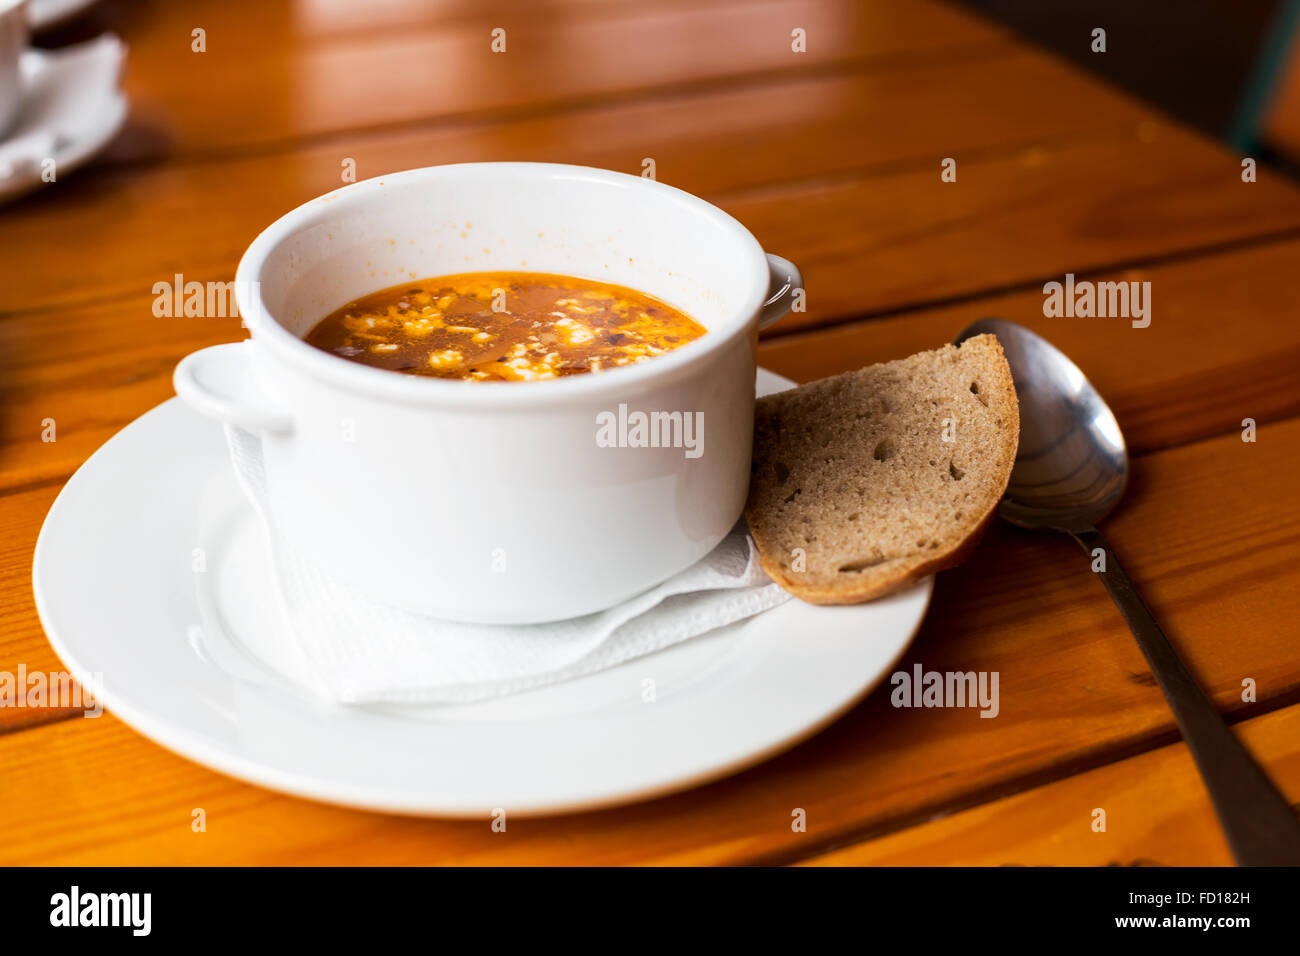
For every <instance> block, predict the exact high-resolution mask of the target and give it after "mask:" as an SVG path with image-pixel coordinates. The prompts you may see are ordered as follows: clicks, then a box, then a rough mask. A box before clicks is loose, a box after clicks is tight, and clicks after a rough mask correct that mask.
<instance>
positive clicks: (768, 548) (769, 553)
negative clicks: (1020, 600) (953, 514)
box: [745, 335, 1020, 605]
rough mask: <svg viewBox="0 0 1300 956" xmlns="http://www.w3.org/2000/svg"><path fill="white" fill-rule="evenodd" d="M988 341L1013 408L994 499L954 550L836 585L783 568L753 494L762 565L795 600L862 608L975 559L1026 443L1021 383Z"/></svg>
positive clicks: (999, 388) (1001, 391)
mask: <svg viewBox="0 0 1300 956" xmlns="http://www.w3.org/2000/svg"><path fill="white" fill-rule="evenodd" d="M988 337H989V338H991V339H993V344H994V345H995V346H996V348H997V355H998V358H999V359H1000V361H999V362H998V363H997V368H996V369H995V370H994V381H993V383H992V384H993V390H994V392H995V394H996V395H997V399H998V400H999V401H1000V403H1001V404H1002V406H1003V407H1005V408H1006V409H1007V412H1008V416H1007V418H1008V420H1007V421H1006V424H1005V425H1004V426H1003V432H1004V434H1005V436H1006V441H1005V443H1004V455H1003V460H1002V461H1001V462H1000V464H1001V467H1002V470H1001V474H1000V475H999V481H998V482H997V484H996V487H997V494H996V495H995V496H991V500H990V501H989V502H988V503H987V504H986V506H985V507H984V509H983V510H982V512H980V513H979V517H978V518H974V517H972V518H971V519H970V521H969V523H968V526H967V527H965V528H963V529H962V531H961V532H960V534H958V535H957V536H956V537H954V538H951V539H949V540H950V544H949V546H948V547H947V548H946V549H944V550H943V551H941V552H938V553H933V554H931V553H926V554H923V555H922V554H916V555H909V556H904V557H902V558H897V559H894V560H893V561H889V562H886V563H885V564H883V565H881V566H880V567H879V568H878V569H877V568H873V569H868V571H867V572H866V573H862V574H859V575H857V576H853V577H847V576H846V577H845V579H844V580H843V581H837V582H836V583H835V584H834V585H824V584H823V585H818V584H814V583H811V582H809V581H808V580H807V579H801V578H800V577H799V575H797V574H794V575H792V574H789V573H787V572H786V570H785V569H784V568H783V567H782V566H781V564H780V562H779V560H778V559H777V558H776V555H777V553H778V549H777V547H776V543H775V542H774V541H769V540H765V535H764V534H763V523H762V521H759V520H755V519H756V517H757V516H756V514H755V513H754V502H753V497H752V496H751V499H750V502H749V504H748V505H747V506H746V508H745V517H746V518H747V519H748V521H749V524H750V531H751V534H752V535H753V537H754V543H755V545H756V547H757V548H758V556H759V561H760V563H761V564H762V566H763V570H764V571H766V572H767V574H768V576H769V577H770V578H772V580H773V581H775V582H776V583H777V584H778V585H780V586H781V587H782V588H783V589H785V590H786V591H789V592H790V593H791V594H793V595H794V596H795V597H797V598H799V599H800V600H802V601H807V602H808V603H810V604H824V605H845V604H861V603H863V602H865V601H871V600H874V599H876V598H880V597H885V596H886V595H889V594H893V593H895V592H896V591H900V590H902V589H903V588H905V587H908V586H909V585H911V584H912V583H914V582H916V581H918V580H920V579H921V578H924V577H927V576H929V575H931V574H934V573H935V572H937V571H942V570H945V569H947V568H951V567H955V566H956V565H958V564H961V563H962V562H963V561H965V560H966V559H967V558H968V557H970V555H971V553H972V552H974V550H975V548H976V547H977V546H978V545H979V542H980V539H981V538H982V537H983V535H984V532H985V531H986V530H987V529H988V527H989V524H990V523H991V522H992V521H993V519H994V516H995V515H996V512H997V506H998V503H999V502H1000V501H1001V500H1002V496H1003V495H1004V494H1005V493H1006V489H1007V485H1008V483H1009V482H1010V480H1011V471H1012V468H1013V467H1014V465H1015V459H1016V452H1017V450H1018V448H1019V442H1020V403H1019V399H1018V397H1017V395H1016V387H1015V382H1014V380H1013V379H1012V377H1011V369H1010V366H1009V365H1008V364H1007V361H1006V354H1005V353H1004V352H1003V350H1002V344H1001V343H1000V342H998V341H997V339H996V337H994V336H991V335H990V336H988ZM991 400H992V399H991Z"/></svg>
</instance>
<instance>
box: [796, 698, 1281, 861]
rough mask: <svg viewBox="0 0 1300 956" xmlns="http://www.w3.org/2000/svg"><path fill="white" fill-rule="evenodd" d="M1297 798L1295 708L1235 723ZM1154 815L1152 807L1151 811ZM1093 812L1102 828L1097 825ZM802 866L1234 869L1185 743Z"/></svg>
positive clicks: (827, 855)
mask: <svg viewBox="0 0 1300 956" xmlns="http://www.w3.org/2000/svg"><path fill="white" fill-rule="evenodd" d="M1235 731H1236V733H1237V734H1238V735H1239V736H1240V737H1241V739H1242V741H1243V742H1244V743H1245V745H1246V747H1247V748H1248V749H1249V750H1250V751H1251V753H1252V754H1254V756H1255V757H1256V759H1257V760H1259V761H1260V762H1261V763H1262V764H1264V765H1265V766H1267V767H1269V768H1270V770H1271V771H1272V774H1273V777H1274V779H1276V780H1277V781H1278V782H1279V783H1280V785H1281V788H1282V790H1283V792H1284V794H1285V795H1286V797H1287V798H1288V799H1289V800H1290V801H1291V802H1292V803H1293V804H1297V803H1300V706H1292V707H1288V708H1286V709H1284V710H1281V711H1278V712H1276V713H1272V714H1267V715H1265V716H1262V717H1257V718H1254V719H1252V720H1246V721H1243V722H1241V723H1239V724H1237V725H1236V728H1235ZM1153 807H1155V808H1158V811H1159V812H1158V813H1152V808H1153ZM1096 810H1102V811H1104V812H1105V820H1104V822H1105V829H1104V830H1094V829H1093V823H1094V820H1095V819H1100V818H1099V817H1096V816H1095V811H1096ZM802 865H805V866H1116V865H1118V866H1232V865H1233V860H1232V853H1231V851H1230V850H1229V849H1228V844H1227V841H1226V840H1225V839H1224V837H1223V831H1222V830H1220V828H1219V822H1218V820H1217V819H1216V818H1215V815H1214V807H1213V806H1212V805H1211V803H1210V798H1209V796H1208V795H1207V794H1206V792H1205V787H1204V785H1203V784H1202V783H1201V779H1200V776H1199V775H1198V773H1197V771H1196V764H1195V762H1194V761H1193V760H1192V756H1191V754H1190V753H1189V752H1188V750H1187V746H1186V745H1185V744H1183V743H1182V742H1181V741H1180V742H1179V743H1177V744H1171V745H1170V746H1168V747H1161V748H1160V749H1158V750H1153V751H1150V752H1148V753H1144V754H1141V755H1139V756H1135V757H1130V758H1129V759H1127V760H1120V761H1117V762H1115V763H1112V764H1107V765H1106V766H1104V767H1099V768H1097V769H1096V770H1091V771H1089V772H1087V773H1081V774H1079V775H1077V776H1074V777H1068V778H1066V779H1064V780H1060V781H1057V782H1056V783H1052V784H1048V785H1047V786H1043V787H1039V788H1037V789H1034V790H1029V791H1027V792H1025V793H1019V794H1016V795H1015V796H1011V797H1006V798H1004V799H1002V800H995V801H993V802H991V803H987V804H984V805H983V806H979V807H975V808H973V809H971V810H967V811H964V812H962V813H956V814H953V815H952V816H945V817H943V818H942V819H939V820H936V821H934V822H930V823H923V824H920V825H918V826H914V827H910V828H908V829H906V830H901V831H899V832H897V833H891V834H888V835H886V836H883V837H880V838H878V839H875V840H869V841H866V842H863V843H856V844H853V845H851V846H847V847H843V848H840V849H837V850H832V851H831V852H829V853H825V854H821V855H818V856H815V857H813V858H811V859H809V860H806V861H804V863H803V864H802Z"/></svg>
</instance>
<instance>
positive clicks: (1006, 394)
mask: <svg viewBox="0 0 1300 956" xmlns="http://www.w3.org/2000/svg"><path fill="white" fill-rule="evenodd" d="M1019 437H1020V412H1019V404H1018V402H1017V399H1016V392H1015V386H1014V383H1013V382H1012V380H1011V370H1010V368H1009V367H1008V366H1007V362H1006V358H1005V356H1004V355H1003V353H1002V347H1001V345H999V344H998V341H997V338H996V337H994V336H992V335H981V336H977V337H975V338H971V339H967V340H966V341H965V342H963V343H962V345H961V346H960V347H956V346H952V345H949V346H945V347H944V348H941V349H937V350H935V351H933V352H922V353H920V354H918V355H913V356H911V357H910V358H905V359H901V360H898V361H895V362H886V363H884V364H881V365H872V366H869V367H867V368H864V369H859V370H858V371H856V372H847V373H845V374H843V375H837V376H834V377H833V378H826V379H822V380H821V381H817V382H812V383H810V384H808V385H803V386H801V387H799V388H795V389H791V390H789V391H786V392H780V393H778V394H775V395H769V396H766V397H764V398H761V399H759V401H758V405H757V407H756V411H755V424H754V463H753V477H752V480H751V483H750V493H749V502H748V504H747V506H746V509H745V514H746V517H747V518H748V520H749V526H750V530H751V533H752V534H753V536H754V542H755V544H756V545H757V547H758V550H759V556H760V559H761V560H762V563H763V567H764V569H765V570H766V571H767V573H768V574H769V575H770V576H771V577H772V578H773V580H775V581H776V582H777V583H778V584H780V585H781V586H782V587H783V588H785V589H786V590H787V591H790V592H791V593H793V594H794V595H796V596H797V597H800V598H802V599H804V600H806V601H810V602H812V603H816V604H854V603H857V602H860V601H865V600H870V599H871V598H874V597H880V596H882V595H884V594H888V593H890V592H891V591H895V590H898V589H899V588H901V587H903V586H904V585H906V584H908V583H910V582H912V581H914V580H916V579H918V578H920V577H923V576H925V575H927V574H930V573H933V572H934V571H936V570H939V569H941V568H944V567H949V566H951V565H953V564H956V563H958V562H960V561H961V560H963V559H964V558H965V556H966V554H967V553H968V552H969V551H970V550H971V549H972V548H973V546H974V544H975V542H976V541H977V540H978V536H979V533H980V532H981V531H982V530H983V528H984V526H985V525H986V524H987V522H988V520H989V519H990V518H991V517H992V515H993V511H994V509H995V508H996V506H997V503H998V501H999V500H1000V499H1001V497H1002V494H1003V492H1004V491H1005V490H1006V486H1007V481H1008V479H1009V478H1010V476H1011V468H1012V465H1013V464H1014V462H1015V457H1016V448H1017V445H1018V443H1019ZM946 438H951V439H952V440H951V441H948V440H945V439H946Z"/></svg>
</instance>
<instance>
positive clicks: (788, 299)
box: [758, 252, 803, 329]
mask: <svg viewBox="0 0 1300 956" xmlns="http://www.w3.org/2000/svg"><path fill="white" fill-rule="evenodd" d="M767 269H768V272H769V273H770V274H771V279H770V280H769V284H768V287H767V290H768V296H767V301H766V302H764V303H763V309H762V311H761V312H759V314H758V327H759V328H760V329H765V328H767V327H768V326H769V325H771V324H772V323H773V322H775V321H776V320H777V319H780V318H782V317H784V316H785V315H786V314H787V313H788V312H789V311H790V306H791V304H792V302H793V301H794V296H795V291H796V290H802V289H803V276H802V275H800V274H799V269H798V267H797V266H796V265H795V264H794V263H793V262H791V261H790V260H789V259H782V258H781V257H780V256H774V255H772V254H771V253H770V252H769V253H768V254H767Z"/></svg>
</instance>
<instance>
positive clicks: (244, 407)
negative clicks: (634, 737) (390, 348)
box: [175, 163, 802, 623]
mask: <svg viewBox="0 0 1300 956" xmlns="http://www.w3.org/2000/svg"><path fill="white" fill-rule="evenodd" d="M489 270H514V271H526V272H553V273H563V274H568V275H574V276H580V277H587V278H591V279H598V280H602V281H606V282H614V283H618V284H621V285H625V286H630V287H632V288H634V289H638V290H640V291H642V292H647V293H649V294H651V295H653V296H657V297H658V298H660V299H663V300H665V301H667V302H668V303H670V304H672V305H674V306H676V307H678V308H680V309H682V310H684V311H685V312H686V313H687V314H689V315H690V316H692V317H693V318H694V319H695V320H696V321H698V322H699V323H700V324H702V325H703V326H704V327H705V328H706V329H707V330H708V331H707V333H706V334H705V335H703V336H701V337H700V338H699V339H697V340H695V341H694V342H691V343H688V344H686V345H684V346H682V347H680V348H678V349H675V350H673V351H671V352H668V353H665V354H663V355H660V356H656V357H654V358H652V359H650V360H648V361H645V362H642V363H639V364H635V365H630V366H626V367H622V368H616V369H610V370H607V371H603V372H598V373H589V374H583V375H574V376H569V377H564V378H559V379H550V380H543V381H534V382H465V381H455V380H444V379H434V378H423V377H416V376H411V375H403V374H400V373H397V372H392V371H388V370H384V369H379V368H372V367H369V366H365V365H361V364H358V363H356V362H351V361H348V360H346V359H343V358H341V357H339V356H336V355H332V354H329V353H327V352H324V351H322V350H320V349H317V348H315V347H314V346H311V345H308V344H307V343H305V342H304V341H303V340H302V339H303V336H305V335H306V334H307V333H308V332H309V331H310V330H311V328H312V327H313V326H314V325H315V324H316V323H317V322H318V321H319V320H320V319H321V318H323V317H324V316H326V315H327V314H329V313H330V312H332V311H333V310H335V309H337V308H339V307H340V306H342V305H344V304H345V303H347V302H349V301H351V300H353V299H356V298H358V297H360V296H362V295H364V294H366V293H369V292H373V291H375V290H377V289H381V288H384V287H387V286H391V285H395V284H398V283H400V282H402V281H404V280H408V279H409V280H414V279H420V278H427V277H431V276H439V275H446V274H449V273H461V272H482V271H489ZM801 285H802V280H801V279H800V276H799V273H798V271H797V270H796V269H795V267H794V266H793V265H791V264H790V263H789V262H787V261H785V260H784V259H780V258H778V257H776V256H768V255H765V254H764V252H763V250H762V249H761V248H760V246H759V244H758V242H757V241H756V240H755V239H754V237H753V236H752V235H750V233H749V232H748V231H747V230H746V229H745V228H744V227H743V226H741V225H740V223H738V222H737V221H736V220H735V219H733V218H731V217H730V216H728V215H727V214H726V213H724V212H722V211H721V210H719V209H717V208H716V207H714V206H711V205H710V204H708V203H706V202H704V201H703V200H701V199H698V198H696V197H694V196H692V195H690V194H688V193H685V192H682V191H681V190H678V189H673V188H672V187H669V186H665V185H662V184H659V183H656V182H654V181H652V180H648V179H642V178H639V177H636V176H629V175H625V174H622V173H615V172H609V171H606V170H600V169H589V168H586V167H581V166H561V165H551V164H541V163H472V164H465V165H455V166H434V167H429V168H426V169H414V170H410V171H407V172H402V173H396V174H394V175H391V176H382V177H379V178H377V179H371V180H367V181H364V182H359V183H355V184H353V185H350V186H345V187H344V188H342V189H339V190H336V191H334V192H332V193H328V194H326V195H324V196H321V197H319V198H318V199H314V200H312V201H311V202H309V203H307V204H305V205H303V206H300V207H299V208H297V209H295V210H294V211H293V212H291V213H289V214H288V215H286V216H284V217H283V218H281V219H280V220H278V221H277V222H275V223H274V224H273V225H271V226H270V227H269V228H268V229H267V230H266V231H265V232H263V233H262V234H261V235H260V236H258V237H257V239H256V240H254V242H253V244H252V245H251V246H250V247H249V249H248V251H247V252H246V253H245V254H244V258H243V260H242V261H241V262H240V264H239V269H238V272H237V274H236V298H237V300H238V304H239V310H240V314H241V315H242V316H243V318H244V321H245V323H246V324H247V326H248V328H249V331H250V333H251V339H249V340H248V341H245V342H238V343H231V344H228V345H218V346H215V347H213V348H207V349H203V350H202V351H199V352H196V353H194V354H193V355H190V356H188V357H186V358H185V359H184V360H183V361H182V362H181V363H180V365H179V366H177V369H176V375H175V384H176V391H177V393H178V394H179V395H180V396H181V398H182V399H183V400H185V401H186V402H187V403H189V404H190V405H191V406H193V407H194V408H195V409H197V410H198V411H200V412H202V413H203V414H205V415H208V416H210V417H212V418H215V419H217V420H218V421H221V422H224V423H226V424H229V425H235V426H238V427H241V428H244V429H248V430H251V431H255V432H256V433H258V434H259V435H260V436H261V439H262V449H263V460H264V464H265V472H266V484H267V496H268V504H269V511H270V520H271V521H272V523H273V524H274V526H275V529H276V532H277V534H278V535H280V536H281V537H283V539H284V540H286V541H288V542H291V543H292V545H293V546H294V547H296V548H298V549H299V550H300V551H301V552H302V553H304V554H305V555H307V556H309V557H311V558H312V559H314V560H315V561H316V562H318V563H319V564H320V566H322V567H323V568H324V569H325V570H327V571H329V572H332V573H333V574H335V575H337V576H338V577H339V578H341V579H342V580H344V581H347V582H349V583H351V584H352V585H354V586H355V587H357V588H359V589H360V590H361V591H362V592H363V593H365V594H366V595H367V596H369V597H371V598H373V599H375V600H378V601H381V602H384V603H386V604H391V605H394V606H398V607H402V608H406V609H409V610H413V611H417V612H420V613H424V614H431V615H437V616H440V617H445V618H450V619H455V620H461V621H475V622H485V623H532V622H541V621H549V620H558V619H561V618H567V617H573V616H577V615H581V614H586V613H589V612H592V611H597V610H601V609H603V608H608V607H610V606H612V605H614V604H617V603H618V602H619V601H622V600H624V599H626V598H628V597H631V596H632V595H634V594H637V593H639V592H641V591H644V590H645V589H647V588H650V587H652V586H654V585H655V584H658V583H660V582H662V581H663V580H665V579H667V578H669V577H671V576H672V575H673V574H676V573H677V572H679V571H682V570H684V569H685V568H687V567H689V566H690V565H691V564H692V563H694V562H695V561H697V560H698V559H699V558H701V557H703V556H704V555H705V554H707V553H708V552H709V551H710V550H711V549H712V548H713V547H714V546H715V545H717V543H718V542H719V541H720V540H721V539H722V538H723V536H724V535H726V533H727V532H728V531H729V530H730V528H731V527H732V525H733V524H734V523H735V521H736V520H737V518H738V517H739V516H740V513H741V510H742V508H743V505H744V501H745V496H746V492H747V489H748V484H749V465H750V446H751V441H752V434H753V413H754V374H755V362H754V350H755V345H756V343H757V332H758V328H759V327H760V326H761V325H767V324H768V323H770V322H773V321H775V320H776V319H778V318H780V317H781V316H782V315H784V314H785V313H786V312H787V311H788V310H789V306H790V299H791V296H792V294H793V290H794V289H796V288H798V287H800V286H801ZM637 413H642V414H643V415H644V416H645V420H646V421H650V422H652V423H653V425H654V429H653V430H654V434H655V435H656V436H658V439H659V440H658V444H659V447H653V445H651V446H650V447H642V445H643V444H644V443H646V442H651V441H653V439H651V438H650V437H649V435H648V434H647V432H646V431H645V430H640V431H638V429H637V428H636V423H637V421H638V416H637ZM654 413H660V414H659V415H657V416H655V415H654ZM673 413H679V416H678V418H677V419H674V418H673V417H672V416H673ZM687 416H690V419H689V421H690V423H691V424H693V425H695V426H696V427H695V428H693V429H691V430H689V431H688V430H687V428H686V424H687ZM679 423H680V424H679Z"/></svg>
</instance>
